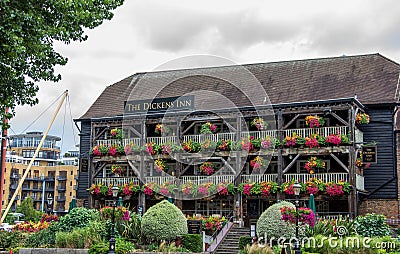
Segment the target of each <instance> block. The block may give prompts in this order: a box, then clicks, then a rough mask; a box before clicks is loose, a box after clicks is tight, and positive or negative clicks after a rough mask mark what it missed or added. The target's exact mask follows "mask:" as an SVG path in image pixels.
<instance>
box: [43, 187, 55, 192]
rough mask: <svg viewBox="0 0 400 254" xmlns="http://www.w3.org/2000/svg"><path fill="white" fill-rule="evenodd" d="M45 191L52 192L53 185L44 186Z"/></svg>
mask: <svg viewBox="0 0 400 254" xmlns="http://www.w3.org/2000/svg"><path fill="white" fill-rule="evenodd" d="M45 191H46V192H54V186H52V187H46V188H45Z"/></svg>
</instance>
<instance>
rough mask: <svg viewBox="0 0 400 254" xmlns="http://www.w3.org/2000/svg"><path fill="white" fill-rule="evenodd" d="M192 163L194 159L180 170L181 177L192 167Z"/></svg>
mask: <svg viewBox="0 0 400 254" xmlns="http://www.w3.org/2000/svg"><path fill="white" fill-rule="evenodd" d="M194 161H195V159H192V160H191V161H190V163H188V165H187V166H186V167H185V168H184V169H183V170H182V172H181V174H180V175H183V174H184V173H185V172H186V170H188V169H189V167H190V166H192V165H193V162H194Z"/></svg>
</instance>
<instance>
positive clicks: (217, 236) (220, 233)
mask: <svg viewBox="0 0 400 254" xmlns="http://www.w3.org/2000/svg"><path fill="white" fill-rule="evenodd" d="M230 215H231V216H230ZM228 217H229V219H228V220H227V222H226V224H225V225H224V226H223V227H222V228H221V229H220V230H217V231H215V232H214V234H212V236H211V237H212V239H213V241H212V242H211V244H210V246H209V247H208V249H207V252H209V253H213V252H214V251H215V250H216V249H217V248H218V246H219V245H220V243H221V242H222V240H224V238H225V236H226V235H227V234H228V232H229V230H230V229H231V228H232V226H233V219H234V216H233V214H232V213H230V214H229V215H228Z"/></svg>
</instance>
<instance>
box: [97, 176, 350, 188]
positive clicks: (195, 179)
mask: <svg viewBox="0 0 400 254" xmlns="http://www.w3.org/2000/svg"><path fill="white" fill-rule="evenodd" d="M277 176H278V175H277V174H263V175H256V174H253V175H242V182H245V181H247V180H249V181H251V182H262V181H265V182H268V181H277ZM310 178H318V179H321V180H323V181H324V182H338V181H341V180H344V181H348V180H349V175H348V173H318V174H312V175H310V174H284V175H283V180H284V181H291V180H292V179H294V180H295V181H301V182H303V183H305V182H307V181H308V180H309V179H310ZM234 179H235V176H234V175H211V176H182V177H180V178H179V179H178V178H176V177H175V176H146V177H145V181H146V182H147V183H149V182H155V183H157V184H159V185H161V184H164V183H165V182H170V183H175V184H178V183H179V184H182V183H187V182H192V183H193V184H195V185H200V184H202V183H213V184H219V183H221V182H226V183H229V182H233V181H234ZM131 181H133V182H134V183H137V184H139V181H140V179H139V178H138V177H110V178H95V179H94V183H95V184H99V183H101V184H103V185H110V184H112V185H123V184H125V183H129V182H131Z"/></svg>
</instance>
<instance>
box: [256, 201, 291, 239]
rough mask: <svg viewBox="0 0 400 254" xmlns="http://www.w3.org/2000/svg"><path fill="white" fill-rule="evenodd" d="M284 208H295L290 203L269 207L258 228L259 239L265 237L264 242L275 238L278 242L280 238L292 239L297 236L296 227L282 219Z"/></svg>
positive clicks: (258, 223)
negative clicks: (282, 209) (282, 208)
mask: <svg viewBox="0 0 400 254" xmlns="http://www.w3.org/2000/svg"><path fill="white" fill-rule="evenodd" d="M284 206H287V207H293V208H294V207H295V206H294V205H293V204H292V203H290V202H287V201H282V202H280V203H277V204H274V205H272V206H270V207H268V208H267V210H265V211H264V212H263V213H262V214H261V216H260V218H259V219H258V221H257V226H256V231H257V235H258V237H259V238H260V237H264V240H267V239H268V240H269V239H271V238H272V237H274V238H275V239H276V240H277V239H278V238H279V237H285V238H286V239H290V238H291V237H294V236H295V226H294V225H293V224H290V223H288V222H286V221H283V220H282V219H281V218H282V215H281V210H280V209H281V207H284ZM265 238H267V239H265Z"/></svg>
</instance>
